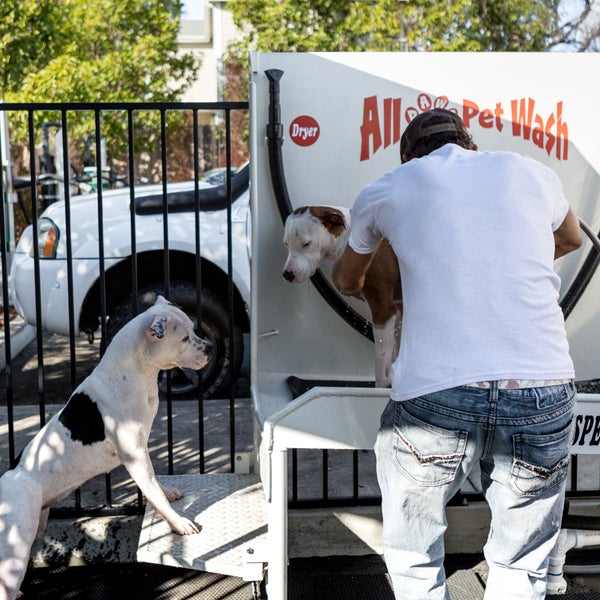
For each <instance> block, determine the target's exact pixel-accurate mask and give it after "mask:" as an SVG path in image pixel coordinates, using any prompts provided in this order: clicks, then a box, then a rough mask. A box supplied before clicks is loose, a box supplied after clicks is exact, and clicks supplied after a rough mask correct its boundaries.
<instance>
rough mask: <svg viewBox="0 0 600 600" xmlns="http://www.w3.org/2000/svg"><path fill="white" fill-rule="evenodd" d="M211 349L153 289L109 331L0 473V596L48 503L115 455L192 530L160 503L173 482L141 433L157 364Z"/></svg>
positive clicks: (194, 361) (184, 361) (172, 494)
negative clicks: (159, 474)
mask: <svg viewBox="0 0 600 600" xmlns="http://www.w3.org/2000/svg"><path fill="white" fill-rule="evenodd" d="M211 350H212V346H211V344H209V343H208V342H206V341H204V340H202V339H201V338H199V337H198V336H197V335H196V334H195V333H194V325H193V323H192V321H191V320H190V319H189V318H188V317H187V315H186V314H185V313H184V312H183V311H182V310H180V309H179V308H178V307H176V306H175V305H173V304H171V303H170V302H168V301H167V300H165V299H164V298H163V297H162V296H159V297H158V299H157V301H156V303H155V304H154V306H152V307H151V308H149V309H148V310H146V311H145V312H143V313H141V314H140V315H138V316H137V317H135V318H134V319H132V320H131V321H129V323H127V324H126V325H125V326H124V327H123V328H122V329H121V330H120V331H119V332H118V333H117V335H116V336H115V337H114V339H113V340H112V342H111V344H110V345H109V346H108V348H107V350H106V353H105V354H104V356H103V357H102V359H101V360H100V363H99V364H98V365H97V366H96V368H95V369H94V370H93V372H92V373H91V374H90V375H89V376H88V377H87V378H86V379H85V380H84V381H83V382H82V383H81V385H80V386H79V387H78V388H77V389H76V390H75V391H74V393H73V394H72V395H71V397H70V398H69V401H68V402H67V404H66V405H65V406H64V407H63V408H62V410H61V411H60V412H59V413H58V414H57V415H55V416H54V417H53V418H52V419H51V420H50V421H49V422H48V423H47V424H46V425H45V427H43V428H42V429H41V430H40V431H39V432H38V434H37V435H36V436H35V437H34V438H33V440H31V442H29V444H28V445H27V446H26V448H25V450H24V451H23V453H22V455H21V456H20V458H19V461H18V464H17V465H16V466H15V467H14V468H13V469H10V470H9V471H7V472H6V473H5V474H4V475H3V476H2V478H0V600H7V599H8V600H13V598H16V597H17V595H18V593H19V588H20V586H21V583H22V581H23V577H24V576H25V571H26V569H27V564H28V562H29V555H30V552H31V546H32V544H33V543H34V541H35V540H36V539H39V538H40V537H41V536H42V535H43V533H44V530H45V528H46V522H47V519H48V511H49V507H50V506H52V505H53V504H56V503H57V502H59V501H60V500H61V499H62V498H64V497H65V496H66V495H67V494H69V493H70V492H72V491H73V490H75V489H76V488H78V487H79V486H80V485H81V484H83V483H84V482H85V481H87V480H88V479H90V478H92V477H94V476H96V475H99V474H101V473H106V472H108V471H110V470H112V469H114V468H115V467H117V466H118V465H120V464H123V465H124V466H125V468H126V469H127V471H128V472H129V475H130V476H131V478H132V479H133V480H134V481H135V483H136V484H137V486H138V487H139V488H140V490H141V491H142V493H143V494H144V495H145V496H146V498H147V500H148V502H150V504H151V505H152V506H153V507H154V510H155V511H156V512H157V513H158V514H159V515H161V516H162V517H163V518H164V519H165V520H166V521H167V522H168V523H169V525H170V527H171V529H172V530H173V531H175V532H177V533H179V534H181V535H189V534H193V533H198V531H199V530H198V527H197V526H196V525H195V524H194V523H193V522H192V521H190V520H189V519H187V518H185V517H183V516H181V515H179V514H178V513H177V512H175V510H173V508H172V507H171V505H170V502H173V501H175V500H178V499H179V498H181V497H182V494H181V492H180V491H179V490H177V489H166V488H164V487H162V486H161V485H160V484H159V483H158V481H157V480H156V477H155V475H154V469H153V467H152V463H151V461H150V455H149V453H148V438H149V435H150V429H151V427H152V423H153V421H154V417H155V416H156V412H157V410H158V386H157V377H158V373H159V371H161V370H163V369H172V368H175V367H178V368H182V369H183V368H185V369H201V368H202V367H204V366H205V365H206V363H207V362H208V357H209V355H210V352H211Z"/></svg>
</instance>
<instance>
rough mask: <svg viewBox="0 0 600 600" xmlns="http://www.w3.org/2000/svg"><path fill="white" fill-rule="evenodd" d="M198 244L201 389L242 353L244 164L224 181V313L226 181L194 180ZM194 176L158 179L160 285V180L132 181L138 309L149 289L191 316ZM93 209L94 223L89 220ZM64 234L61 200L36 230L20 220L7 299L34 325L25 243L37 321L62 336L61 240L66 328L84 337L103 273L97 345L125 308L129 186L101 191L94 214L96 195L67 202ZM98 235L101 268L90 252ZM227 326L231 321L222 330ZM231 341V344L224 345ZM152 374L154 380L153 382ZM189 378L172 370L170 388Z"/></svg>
mask: <svg viewBox="0 0 600 600" xmlns="http://www.w3.org/2000/svg"><path fill="white" fill-rule="evenodd" d="M199 186H200V191H199V202H200V211H199V223H200V228H199V237H200V240H199V247H200V259H201V260H200V274H201V303H200V306H201V324H200V325H199V327H198V328H197V329H198V333H199V334H200V335H201V336H202V337H204V338H206V339H208V340H209V341H211V342H212V343H213V344H214V346H215V352H214V354H213V356H212V358H211V360H210V362H209V364H208V365H207V366H206V367H205V368H204V369H203V371H202V375H203V377H202V386H203V390H204V397H211V398H214V397H223V396H224V395H227V392H228V389H229V385H230V382H231V380H232V378H235V377H237V375H238V374H239V369H240V366H241V363H242V357H243V351H244V348H243V343H244V342H243V333H244V332H247V331H248V330H249V317H248V310H247V307H248V303H249V298H250V261H249V252H250V217H249V166H248V165H244V166H243V167H241V168H240V169H239V170H238V171H237V172H236V173H235V174H234V175H233V177H232V179H231V191H232V197H233V199H232V206H231V228H232V229H231V238H232V248H231V252H232V260H231V277H232V283H233V285H232V288H233V303H232V307H231V308H232V311H233V319H232V325H231V323H230V318H229V311H228V308H229V303H228V298H229V286H228V278H227V273H228V262H229V261H228V251H227V238H228V235H227V231H228V214H227V191H226V185H225V184H222V185H218V186H214V185H209V184H207V183H205V182H199ZM194 197H195V193H194V182H193V181H191V182H185V183H174V184H170V185H168V187H167V203H168V248H169V252H168V258H169V271H170V273H169V274H170V282H171V283H170V287H169V290H168V292H167V291H166V290H165V286H164V262H165V260H164V259H165V253H164V247H165V244H164V218H163V190H162V186H161V185H151V186H139V187H136V188H135V203H134V204H135V211H134V212H135V255H136V257H137V262H136V265H137V266H136V269H137V281H138V291H139V295H138V311H142V310H144V309H145V308H146V307H147V306H149V305H150V304H152V303H153V302H154V300H155V299H156V296H157V295H158V294H163V295H166V296H168V298H169V299H170V300H171V301H173V302H175V303H176V304H178V305H180V306H181V307H182V308H183V309H184V310H185V311H186V312H187V313H188V314H189V316H190V317H191V318H192V319H193V320H195V319H196V315H197V310H196V307H197V291H196V284H195V281H196V280H195V272H196V235H195V232H196V225H195V216H196V213H195V205H194V201H195V200H194ZM100 214H101V221H102V229H100V228H99V226H98V224H99V222H100V218H99V215H100ZM69 216H70V229H71V231H70V235H69V234H68V232H67V213H66V212H65V203H64V202H63V201H60V202H56V203H54V204H52V205H50V206H49V207H48V208H47V209H46V210H45V211H44V212H43V213H42V215H41V217H40V219H39V221H38V226H37V231H35V232H34V231H33V228H32V227H31V226H29V227H27V228H26V229H25V230H24V232H23V234H22V235H21V238H20V240H19V243H18V245H17V248H16V250H15V254H14V258H13V262H12V266H11V272H10V281H9V287H10V293H11V300H12V303H13V305H14V307H15V308H16V310H17V312H18V313H19V314H20V315H21V316H22V317H23V318H24V319H25V321H27V322H28V323H31V324H33V325H36V324H37V317H36V294H35V284H34V281H35V278H34V273H35V261H34V245H37V249H38V252H39V281H40V286H39V297H40V306H41V311H40V321H41V322H40V323H39V324H40V325H41V326H42V327H43V328H44V329H45V330H47V331H50V332H54V333H58V334H63V335H69V334H70V327H69V299H68V285H67V275H68V270H67V269H68V262H67V251H68V250H67V242H68V241H69V242H70V252H71V255H72V274H73V275H72V276H73V306H72V313H73V319H74V321H73V323H74V333H75V334H80V333H82V332H85V333H86V334H87V335H88V338H89V339H90V341H93V339H94V338H95V337H96V332H98V330H99V329H101V327H100V324H101V315H102V308H101V307H102V303H103V300H102V298H101V289H102V286H101V277H102V271H103V272H104V279H105V282H106V283H105V290H106V294H105V295H106V300H105V307H106V308H105V312H106V316H107V318H108V319H107V321H106V328H105V331H106V333H105V337H106V339H104V340H102V343H103V344H108V343H110V340H111V339H112V337H113V336H114V334H115V333H116V332H117V331H118V330H119V329H120V328H121V327H122V326H123V325H124V324H125V323H126V322H127V321H128V320H129V319H131V318H132V317H133V316H134V312H135V309H134V303H133V294H132V290H133V287H132V276H131V273H132V253H133V250H132V227H131V220H132V219H131V210H130V190H129V188H122V189H118V190H106V191H104V192H103V194H102V204H101V213H100V212H99V207H98V198H97V195H96V193H93V194H88V195H84V196H74V197H72V198H71V201H70V210H69ZM99 240H103V241H104V244H103V248H102V249H103V255H104V260H103V267H104V268H103V270H101V264H100V260H99V257H100V256H101V253H100V244H99ZM231 327H233V329H231ZM232 347H233V349H234V352H233V353H232ZM163 383H164V382H163V381H162V380H161V385H163ZM197 385H198V379H197V375H196V374H195V373H190V372H185V373H184V372H181V371H174V372H173V376H172V378H171V389H172V390H173V392H174V393H175V394H187V393H189V392H190V391H191V390H192V389H194V388H195V387H196V386H197Z"/></svg>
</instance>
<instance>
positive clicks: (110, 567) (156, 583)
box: [21, 563, 253, 600]
mask: <svg viewBox="0 0 600 600" xmlns="http://www.w3.org/2000/svg"><path fill="white" fill-rule="evenodd" d="M21 591H22V592H23V595H22V596H21V600H190V599H192V598H199V599H200V598H202V599H203V600H209V599H210V600H213V599H214V600H217V599H218V600H252V597H253V596H252V584H251V583H248V582H246V581H243V580H242V579H238V578H237V577H227V576H225V575H218V574H215V573H203V572H201V571H192V570H188V569H179V568H177V567H166V566H158V565H148V564H141V563H140V564H127V565H121V564H106V565H93V566H84V567H61V568H38V569H30V570H29V571H28V572H27V577H26V578H25V581H24V582H23V585H22V586H21Z"/></svg>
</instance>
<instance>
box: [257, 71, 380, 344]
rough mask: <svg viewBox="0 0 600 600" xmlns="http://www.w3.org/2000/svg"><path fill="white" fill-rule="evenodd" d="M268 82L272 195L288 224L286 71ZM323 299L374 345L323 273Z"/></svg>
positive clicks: (367, 327)
mask: <svg viewBox="0 0 600 600" xmlns="http://www.w3.org/2000/svg"><path fill="white" fill-rule="evenodd" d="M265 75H266V76H267V78H268V80H269V122H268V124H267V145H268V151H269V169H270V173H271V184H272V186H273V193H274V194H275V200H276V201H277V207H278V208H279V214H280V215H281V220H282V222H283V223H284V224H285V220H286V219H287V217H288V216H289V215H290V214H291V213H292V204H291V202H290V196H289V193H288V189H287V184H286V180H285V174H284V171H283V156H282V153H281V147H282V146H283V125H282V123H281V105H280V102H279V100H280V97H279V91H280V87H279V81H280V80H281V78H282V77H283V71H280V70H279V69H269V70H268V71H265ZM310 280H311V282H312V284H313V285H314V286H315V288H316V289H317V291H318V292H319V294H321V296H322V298H323V299H324V300H325V301H326V302H327V304H329V306H330V307H331V308H333V310H334V311H335V312H336V313H337V314H338V315H339V316H340V317H342V319H344V321H346V322H347V323H348V324H349V325H350V326H351V327H353V328H354V329H355V330H356V331H358V333H360V334H361V335H364V336H365V337H366V338H367V339H368V340H370V341H373V340H374V338H373V327H372V325H371V323H369V321H367V320H366V319H364V318H363V317H362V316H361V315H359V314H358V313H357V312H356V311H354V309H353V308H352V307H351V306H350V305H349V304H348V303H346V302H345V301H343V300H342V298H341V297H340V295H339V294H338V293H337V292H336V291H335V290H334V288H333V287H332V285H331V283H330V282H329V281H328V280H327V278H326V277H325V276H324V275H323V273H322V272H321V270H320V269H317V271H316V272H315V274H314V275H313V276H312V277H311V278H310Z"/></svg>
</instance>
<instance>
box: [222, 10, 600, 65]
mask: <svg viewBox="0 0 600 600" xmlns="http://www.w3.org/2000/svg"><path fill="white" fill-rule="evenodd" d="M227 8H229V9H230V10H231V11H232V14H233V17H234V21H235V23H236V25H237V26H238V27H239V28H240V29H242V30H243V31H244V32H245V34H246V35H245V38H244V40H243V41H242V42H241V43H238V44H237V46H236V47H234V48H233V49H232V50H233V53H234V54H237V55H238V56H241V55H242V54H243V53H244V51H246V50H248V49H251V50H259V51H263V52H308V51H367V50H369V51H397V50H425V51H455V52H457V51H462V52H480V51H513V52H518V51H537V52H544V51H548V50H551V49H553V48H556V47H557V46H559V45H560V48H561V49H571V50H598V49H599V34H600V6H598V0H478V1H475V2H473V1H472V0H457V1H454V2H449V1H447V0H404V1H398V0H353V1H347V0H230V2H228V3H227ZM567 11H568V12H567Z"/></svg>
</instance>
